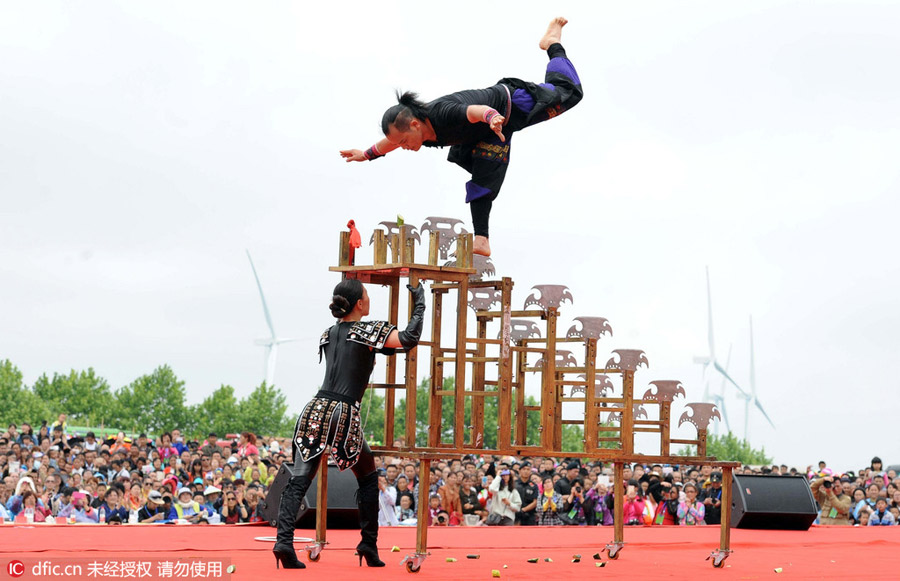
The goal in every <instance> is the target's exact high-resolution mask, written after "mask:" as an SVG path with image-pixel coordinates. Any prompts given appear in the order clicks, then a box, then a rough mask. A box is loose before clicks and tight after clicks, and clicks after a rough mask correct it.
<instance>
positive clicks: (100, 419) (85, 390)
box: [33, 368, 113, 424]
mask: <svg viewBox="0 0 900 581" xmlns="http://www.w3.org/2000/svg"><path fill="white" fill-rule="evenodd" d="M33 389H34V393H35V395H37V396H38V397H39V398H40V399H41V400H43V401H44V403H45V404H46V405H47V407H48V408H49V409H50V410H51V412H52V413H53V414H54V415H55V414H60V413H64V414H67V415H68V416H69V418H70V422H71V421H72V420H75V421H83V422H85V423H88V424H91V423H95V424H106V423H107V422H109V420H110V419H111V417H112V414H113V409H111V407H110V406H109V405H107V404H106V402H108V401H109V400H110V395H111V392H110V389H109V384H108V383H107V382H106V380H105V379H103V378H102V377H98V376H97V375H96V374H95V373H94V369H93V368H88V369H87V371H80V372H79V371H75V370H74V369H73V370H71V371H70V372H69V373H68V374H67V375H62V374H59V373H54V374H53V378H52V379H50V378H48V377H47V374H46V373H45V374H43V375H41V376H40V377H39V378H38V379H37V381H36V382H35V383H34V388H33Z"/></svg>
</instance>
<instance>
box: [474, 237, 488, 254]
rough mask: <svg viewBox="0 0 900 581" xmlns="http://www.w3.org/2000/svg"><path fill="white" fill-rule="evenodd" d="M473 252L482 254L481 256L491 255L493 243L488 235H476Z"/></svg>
mask: <svg viewBox="0 0 900 581" xmlns="http://www.w3.org/2000/svg"><path fill="white" fill-rule="evenodd" d="M472 254H480V255H481V256H490V255H491V243H490V242H489V241H488V238H487V237H486V236H476V237H475V244H473V245H472Z"/></svg>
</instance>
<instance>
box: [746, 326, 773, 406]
mask: <svg viewBox="0 0 900 581" xmlns="http://www.w3.org/2000/svg"><path fill="white" fill-rule="evenodd" d="M750 393H751V394H753V397H754V398H755V397H756V359H755V358H754V356H753V315H750ZM769 423H771V422H769Z"/></svg>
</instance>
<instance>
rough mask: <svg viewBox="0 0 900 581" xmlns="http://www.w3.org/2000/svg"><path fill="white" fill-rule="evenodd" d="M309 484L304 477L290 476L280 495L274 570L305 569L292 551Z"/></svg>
mask: <svg viewBox="0 0 900 581" xmlns="http://www.w3.org/2000/svg"><path fill="white" fill-rule="evenodd" d="M310 483H311V481H310V479H309V478H307V477H306V476H292V477H291V478H290V480H288V483H287V486H285V487H284V491H283V492H282V493H281V504H280V505H279V507H278V535H277V536H276V540H275V546H274V547H273V548H272V553H274V554H275V568H276V569H277V568H278V566H279V565H281V566H282V567H284V568H285V569H305V568H306V565H304V564H303V563H302V562H301V561H300V560H299V559H298V558H297V553H296V552H295V551H294V526H295V525H296V523H297V512H298V511H299V510H300V503H301V502H302V500H303V495H304V494H306V491H307V490H308V489H309V485H310Z"/></svg>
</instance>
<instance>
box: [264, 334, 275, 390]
mask: <svg viewBox="0 0 900 581" xmlns="http://www.w3.org/2000/svg"><path fill="white" fill-rule="evenodd" d="M277 357H278V343H273V344H272V347H270V348H269V356H268V357H267V358H266V385H268V386H269V387H271V386H273V385H275V360H276V358H277Z"/></svg>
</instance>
